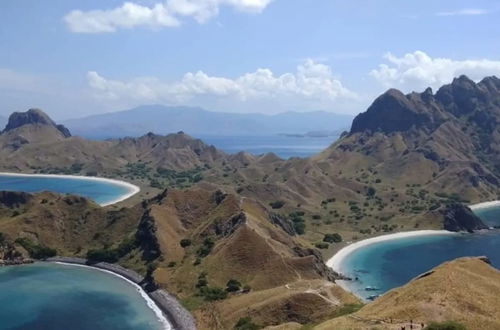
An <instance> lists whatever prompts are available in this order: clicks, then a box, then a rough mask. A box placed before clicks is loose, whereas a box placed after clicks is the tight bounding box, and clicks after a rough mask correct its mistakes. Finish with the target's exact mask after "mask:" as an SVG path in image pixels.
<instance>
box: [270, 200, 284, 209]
mask: <svg viewBox="0 0 500 330" xmlns="http://www.w3.org/2000/svg"><path fill="white" fill-rule="evenodd" d="M269 206H271V208H273V209H280V208H282V207H283V206H285V202H284V201H274V202H271V203H269Z"/></svg>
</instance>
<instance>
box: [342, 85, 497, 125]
mask: <svg viewBox="0 0 500 330" xmlns="http://www.w3.org/2000/svg"><path fill="white" fill-rule="evenodd" d="M459 118H463V119H466V120H468V121H471V122H473V123H475V124H477V125H480V126H481V127H482V128H484V129H486V130H487V131H493V130H495V129H496V126H497V124H498V123H499V121H500V79H498V78H496V77H488V78H485V79H483V80H482V81H481V82H480V83H478V84H476V83H475V82H474V81H472V80H470V79H469V78H467V77H466V76H461V77H459V78H456V79H455V80H454V81H453V82H452V83H451V84H449V85H445V86H443V87H441V88H440V89H439V90H438V91H437V93H436V94H435V95H434V94H433V93H432V90H431V89H430V88H428V89H427V90H425V92H423V93H411V94H408V95H404V94H403V93H401V92H400V91H398V90H394V89H391V90H389V91H387V92H386V93H385V94H383V95H381V96H380V97H379V98H377V99H376V100H375V102H373V104H372V105H371V106H370V107H369V108H368V110H367V111H366V112H364V113H362V114H360V115H358V116H357V117H356V118H355V119H354V121H353V125H352V128H351V133H359V132H367V131H370V132H372V133H374V132H377V131H381V132H384V133H391V132H404V131H408V130H410V129H411V128H415V129H426V130H428V131H432V130H435V129H436V128H438V127H439V126H440V125H442V124H443V123H444V122H445V121H454V120H456V119H459Z"/></svg>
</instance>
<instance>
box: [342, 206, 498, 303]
mask: <svg viewBox="0 0 500 330" xmlns="http://www.w3.org/2000/svg"><path fill="white" fill-rule="evenodd" d="M475 212H476V214H477V215H479V216H480V217H481V218H482V219H483V220H484V221H485V222H486V223H488V224H489V225H491V226H497V225H499V224H500V207H494V208H489V209H482V210H477V211H475ZM466 256H487V257H488V258H490V260H491V262H492V264H493V266H495V267H496V268H499V269H500V230H498V229H496V230H491V231H486V232H480V233H475V234H457V235H442V236H441V235H438V236H427V237H425V236H424V237H422V236H420V237H409V238H401V239H394V240H390V241H385V242H380V243H375V244H372V245H369V246H366V247H363V248H360V249H358V250H355V251H354V252H353V253H352V254H350V255H349V256H348V257H347V258H345V259H344V261H343V262H342V264H341V269H342V270H343V273H345V274H346V275H348V276H349V277H352V278H356V277H357V278H358V280H355V281H344V282H343V283H345V285H346V286H347V287H348V288H349V289H350V290H351V291H353V292H354V293H356V294H357V295H358V296H360V297H362V298H365V299H367V298H368V297H370V296H374V295H378V294H382V293H384V292H387V291H389V290H391V289H393V288H395V287H399V286H402V285H404V284H406V283H408V282H409V281H410V280H411V279H413V278H415V277H416V276H418V275H420V274H422V273H424V272H426V271H428V270H430V269H431V268H434V267H435V266H438V265H439V264H441V263H443V262H445V261H449V260H452V259H456V258H459V257H466ZM367 287H372V288H376V289H377V290H374V291H371V290H370V291H367V290H366V288H367Z"/></svg>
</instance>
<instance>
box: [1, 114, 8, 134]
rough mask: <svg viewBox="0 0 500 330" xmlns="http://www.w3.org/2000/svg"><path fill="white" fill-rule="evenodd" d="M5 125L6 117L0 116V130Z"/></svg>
mask: <svg viewBox="0 0 500 330" xmlns="http://www.w3.org/2000/svg"><path fill="white" fill-rule="evenodd" d="M5 125H7V118H5V117H2V116H0V131H1V130H3V128H4V127H5Z"/></svg>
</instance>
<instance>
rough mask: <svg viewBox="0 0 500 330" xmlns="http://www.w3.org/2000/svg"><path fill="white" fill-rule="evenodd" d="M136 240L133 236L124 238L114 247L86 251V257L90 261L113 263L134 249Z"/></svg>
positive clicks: (136, 243)
mask: <svg viewBox="0 0 500 330" xmlns="http://www.w3.org/2000/svg"><path fill="white" fill-rule="evenodd" d="M137 245H138V242H137V240H136V238H135V237H134V236H132V237H129V238H126V239H124V240H123V241H122V242H121V243H120V245H118V247H116V248H103V249H94V250H89V251H88V252H87V259H88V260H89V261H90V262H101V261H102V262H109V263H115V262H117V261H118V260H119V259H120V258H122V257H123V256H125V255H126V254H128V253H129V252H130V251H132V250H133V249H135V248H136V247H137Z"/></svg>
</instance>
